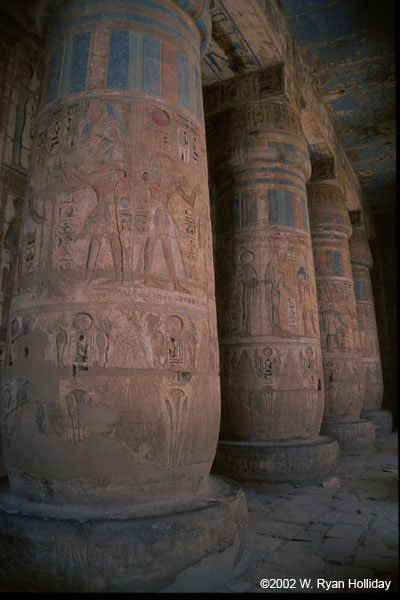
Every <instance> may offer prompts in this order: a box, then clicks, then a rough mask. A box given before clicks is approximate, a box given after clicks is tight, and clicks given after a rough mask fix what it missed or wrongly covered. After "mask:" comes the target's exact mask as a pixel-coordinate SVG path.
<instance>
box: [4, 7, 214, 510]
mask: <svg viewBox="0 0 400 600" xmlns="http://www.w3.org/2000/svg"><path fill="white" fill-rule="evenodd" d="M178 4H179V5H180V4H181V3H175V2H169V1H168V2H164V1H163V2H151V3H147V2H129V1H125V2H100V1H97V0H95V1H93V2H86V1H82V0H74V1H71V2H67V3H62V4H61V6H60V8H59V9H58V10H57V11H56V13H55V14H54V15H53V16H52V18H51V19H50V21H49V24H48V31H49V38H48V55H47V62H46V65H45V75H44V84H43V90H42V98H41V105H40V110H39V115H38V122H37V130H36V135H35V139H34V148H33V161H32V165H31V170H30V180H29V191H28V195H27V199H26V203H25V208H24V215H23V226H22V235H21V237H22V244H21V250H20V266H19V273H18V281H17V287H16V290H15V297H14V300H13V304H12V310H11V325H10V332H9V350H8V356H7V369H8V372H7V375H8V376H7V378H6V382H5V386H4V388H3V396H4V402H5V406H6V408H5V432H6V440H5V442H6V453H7V465H8V467H7V468H8V473H9V475H10V481H11V486H12V489H13V490H14V491H15V492H17V493H19V494H22V495H26V496H29V497H30V498H34V499H36V500H43V499H46V500H48V499H49V498H50V499H52V500H53V501H54V500H55V501H58V502H63V501H66V500H68V499H72V500H74V499H76V498H79V501H80V502H81V501H83V502H85V501H91V499H94V500H96V498H97V497H98V496H99V498H100V497H104V496H102V494H106V492H107V493H109V494H110V495H111V497H113V498H114V497H115V498H119V497H120V496H121V497H122V496H124V495H126V494H129V498H130V499H135V498H138V499H140V498H142V497H143V498H146V497H149V495H154V494H155V495H157V494H158V495H159V497H167V496H169V495H170V494H173V495H174V497H175V498H176V497H178V496H179V495H180V494H183V493H186V492H188V491H191V492H193V491H196V490H197V489H198V488H199V486H200V484H201V483H204V482H207V477H208V473H209V470H210V466H211V462H212V459H213V457H214V453H215V447H216V443H217V438H218V425H219V412H220V408H219V378H218V347H217V335H216V316H215V301H214V287H213V285H214V284H213V260H212V239H211V227H210V215H209V200H208V188H207V164H206V152H205V136H204V122H203V121H204V119H203V108H202V94H201V83H200V71H199V60H200V45H201V34H202V32H205V30H206V25H205V23H204V22H203V20H204V19H203V16H202V10H201V6H200V5H198V6H197V5H196V6H197V8H196V7H195V6H194V5H193V6H191V5H190V6H189V4H190V3H188V6H186V4H183V5H182V6H183V8H182V9H181V8H180V6H178ZM186 9H187V12H188V13H190V14H187V13H185V12H184V11H185V10H186ZM196 11H197V12H196ZM192 13H193V15H192ZM22 440H23V443H22Z"/></svg>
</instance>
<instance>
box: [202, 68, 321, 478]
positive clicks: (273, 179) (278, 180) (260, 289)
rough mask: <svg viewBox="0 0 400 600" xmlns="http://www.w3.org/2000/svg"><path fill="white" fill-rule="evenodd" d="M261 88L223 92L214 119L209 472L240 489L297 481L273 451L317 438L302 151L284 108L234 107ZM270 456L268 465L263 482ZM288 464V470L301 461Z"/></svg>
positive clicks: (314, 315) (250, 84)
mask: <svg viewBox="0 0 400 600" xmlns="http://www.w3.org/2000/svg"><path fill="white" fill-rule="evenodd" d="M263 77H264V79H265V80H267V76H266V75H264V74H260V76H259V80H261V81H263ZM256 80H257V77H255V78H254V79H253V80H251V78H250V77H249V76H246V77H243V78H242V79H239V81H238V82H236V80H232V83H230V84H226V85H225V86H224V87H223V92H222V93H221V97H222V98H229V96H228V94H229V95H230V98H237V99H238V101H237V106H234V107H233V108H230V109H228V110H222V111H220V112H219V113H218V114H217V115H215V116H213V117H212V118H210V127H211V129H213V130H214V131H213V133H212V135H211V137H210V139H209V147H210V152H211V156H210V164H211V165H212V167H213V168H212V177H213V180H214V182H215V184H216V186H217V190H218V191H217V226H216V227H217V229H216V290H217V311H218V327H219V344H220V356H221V386H222V425H221V437H222V441H221V443H220V444H219V450H218V452H217V459H216V463H215V468H218V469H219V470H220V471H221V472H226V473H231V474H232V476H233V475H234V476H235V477H237V478H239V479H240V480H243V479H245V478H247V479H248V480H250V479H252V478H253V479H257V478H260V479H261V480H263V479H264V480H271V481H272V480H273V479H274V478H279V477H281V478H289V479H290V478H291V477H295V476H294V475H293V473H291V474H288V470H287V469H286V468H283V469H282V468H281V467H282V462H280V465H279V468H281V472H280V473H278V471H279V468H278V467H277V464H275V465H274V461H275V460H277V459H276V455H277V454H278V453H279V452H278V451H277V447H278V446H276V445H273V450H272V449H271V448H272V446H268V444H271V443H272V444H274V443H275V442H276V443H277V444H279V442H281V443H282V444H285V443H286V442H288V441H290V442H291V443H293V444H295V442H293V440H299V442H300V440H304V442H305V446H307V444H308V442H306V440H310V439H313V438H314V436H316V435H317V434H318V432H319V429H320V424H321V419H322V413H323V390H322V360H321V349H320V341H319V327H318V310H317V298H316V291H315V277H314V266H313V258H312V250H311V238H310V232H309V221H308V213H307V202H306V189H305V182H306V180H307V179H308V177H309V174H310V161H309V158H308V152H307V145H306V142H305V140H304V137H303V134H302V130H301V124H300V119H299V116H298V114H297V112H296V109H294V108H293V107H291V106H290V105H289V104H288V103H287V102H286V103H285V102H279V101H275V102H273V101H268V100H267V99H261V100H260V99H258V98H257V96H256V95H255V94H254V96H255V98H254V99H252V98H251V92H250V93H248V95H249V96H250V98H246V97H245V98H244V99H242V98H241V95H243V96H246V95H247V94H246V93H244V94H243V92H242V90H252V89H255V88H256V87H257V83H256ZM261 86H262V83H261V84H260V87H261ZM235 89H236V92H235V91H234V90H235ZM210 95H211V94H210ZM233 440H236V441H237V443H236V444H235V443H234V442H233ZM228 441H229V442H228ZM227 444H228V446H227ZM258 445H259V449H258V450H256V452H259V457H258V458H254V457H253V458H252V459H251V460H252V461H253V462H252V464H251V466H250V464H249V463H250V458H249V460H248V462H246V463H245V465H246V466H243V469H242V471H243V472H242V473H239V471H240V470H241V469H240V467H239V464H240V458H239V456H238V453H240V452H242V453H248V455H250V454H251V453H252V452H253V450H255V448H256V447H257V448H258ZM300 445H301V444H300ZM317 445H318V444H317ZM228 447H229V449H228ZM267 447H268V448H269V450H270V451H271V452H273V453H274V459H273V460H272V461H269V462H270V464H269V466H268V467H267V469H266V471H265V472H264V473H261V471H262V470H263V467H262V466H261V463H262V462H263V461H262V459H261V455H262V453H263V452H266V448H267ZM307 447H308V448H309V449H311V447H312V444H310V445H308V446H307ZM282 448H283V446H282ZM313 450H314V451H315V448H313ZM319 451H320V448H319V449H318V451H315V452H316V453H318V452H319ZM282 452H283V454H285V452H286V451H285V450H282ZM310 452H311V450H310ZM222 454H223V456H222ZM302 460H303V463H304V462H305V463H306V462H307V460H304V457H303V458H302ZM290 461H292V464H291V467H290V468H289V470H290V469H291V468H292V467H293V464H294V463H295V462H296V460H295V459H293V456H292V457H291V459H288V462H290ZM266 462H268V461H266V460H265V456H264V464H265V463H266ZM310 462H311V459H310ZM316 462H318V460H317V461H316ZM320 466H321V465H319V467H320ZM296 468H297V477H298V478H299V479H301V478H302V477H306V476H308V477H310V476H311V471H312V470H313V469H312V468H311V466H310V464H309V465H307V466H304V464H302V465H301V467H300V459H299V462H298V464H297V466H296Z"/></svg>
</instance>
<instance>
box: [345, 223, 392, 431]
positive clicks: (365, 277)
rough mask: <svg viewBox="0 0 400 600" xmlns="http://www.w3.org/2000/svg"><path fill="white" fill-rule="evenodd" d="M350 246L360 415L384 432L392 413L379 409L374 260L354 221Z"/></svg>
mask: <svg viewBox="0 0 400 600" xmlns="http://www.w3.org/2000/svg"><path fill="white" fill-rule="evenodd" d="M350 216H351V213H350ZM349 248H350V259H351V269H352V273H353V281H354V291H355V298H356V304H357V315H358V323H359V326H360V336H361V354H362V364H363V369H364V382H365V398H364V403H363V406H362V410H361V415H362V416H364V417H365V418H366V419H369V420H370V421H372V422H373V424H374V426H375V430H376V433H377V434H379V433H381V434H383V433H388V432H390V431H391V430H392V414H391V412H390V411H388V410H381V406H382V401H383V392H384V388H383V377H382V366H381V358H380V352H379V339H378V330H377V326H376V318H375V305H374V297H373V294H372V285H371V277H370V270H371V268H372V265H373V260H372V254H371V251H370V248H369V244H368V238H367V235H366V233H365V231H364V229H363V228H361V227H359V228H355V226H354V225H353V233H352V236H351V238H350V240H349Z"/></svg>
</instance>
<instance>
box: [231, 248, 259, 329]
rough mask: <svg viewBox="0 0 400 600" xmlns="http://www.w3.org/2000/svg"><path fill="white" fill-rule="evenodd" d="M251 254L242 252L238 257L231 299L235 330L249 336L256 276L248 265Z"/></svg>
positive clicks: (251, 257)
mask: <svg viewBox="0 0 400 600" xmlns="http://www.w3.org/2000/svg"><path fill="white" fill-rule="evenodd" d="M253 258H254V257H253V254H252V253H251V252H244V253H243V254H242V255H241V257H240V266H239V268H238V272H237V276H236V284H235V289H234V291H233V297H234V299H235V308H236V311H237V316H238V319H237V323H236V328H237V330H238V332H239V333H242V334H244V335H251V306H252V304H254V303H255V290H256V286H257V274H256V272H255V270H254V268H253V267H252V266H251V265H250V264H248V263H249V262H251V260H252V259H253Z"/></svg>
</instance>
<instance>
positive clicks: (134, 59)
mask: <svg viewBox="0 0 400 600" xmlns="http://www.w3.org/2000/svg"><path fill="white" fill-rule="evenodd" d="M129 42H130V45H129V49H130V56H129V89H130V90H136V91H138V92H141V91H142V90H143V34H142V33H137V32H136V31H131V32H130V33H129Z"/></svg>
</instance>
